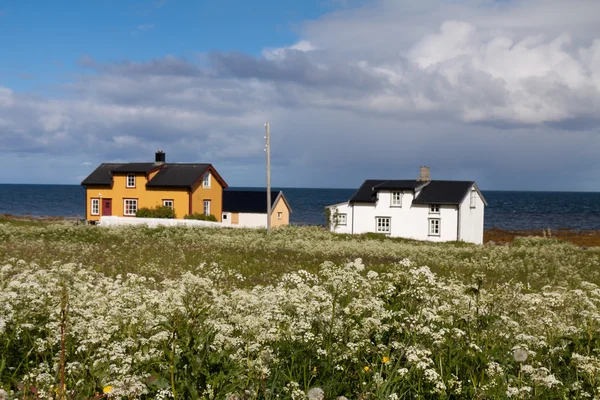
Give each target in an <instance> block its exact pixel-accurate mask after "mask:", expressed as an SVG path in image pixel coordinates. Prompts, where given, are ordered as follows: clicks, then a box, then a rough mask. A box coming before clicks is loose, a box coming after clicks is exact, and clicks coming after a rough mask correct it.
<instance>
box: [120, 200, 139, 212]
mask: <svg viewBox="0 0 600 400" xmlns="http://www.w3.org/2000/svg"><path fill="white" fill-rule="evenodd" d="M128 201H131V202H135V212H134V213H133V214H132V213H128V212H127V202H128ZM131 204H134V203H131ZM137 210H138V200H137V199H123V215H127V216H135V213H137Z"/></svg>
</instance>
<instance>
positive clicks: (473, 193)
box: [471, 190, 477, 208]
mask: <svg viewBox="0 0 600 400" xmlns="http://www.w3.org/2000/svg"><path fill="white" fill-rule="evenodd" d="M476 204H477V192H476V191H475V190H471V208H475V205H476Z"/></svg>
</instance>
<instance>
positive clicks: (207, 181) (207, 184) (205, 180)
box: [202, 172, 211, 189]
mask: <svg viewBox="0 0 600 400" xmlns="http://www.w3.org/2000/svg"><path fill="white" fill-rule="evenodd" d="M210 175H211V174H210V172H207V173H206V174H204V178H203V179H202V187H203V188H206V189H210Z"/></svg>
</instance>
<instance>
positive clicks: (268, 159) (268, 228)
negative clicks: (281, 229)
mask: <svg viewBox="0 0 600 400" xmlns="http://www.w3.org/2000/svg"><path fill="white" fill-rule="evenodd" d="M265 128H266V130H267V133H266V136H265V139H266V140H267V147H266V148H265V151H266V152H267V232H269V231H270V230H271V125H270V124H269V123H268V122H267V123H266V124H265Z"/></svg>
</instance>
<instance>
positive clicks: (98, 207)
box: [90, 199, 100, 215]
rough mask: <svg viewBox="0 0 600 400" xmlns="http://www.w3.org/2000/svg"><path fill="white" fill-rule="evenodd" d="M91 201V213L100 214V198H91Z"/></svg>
mask: <svg viewBox="0 0 600 400" xmlns="http://www.w3.org/2000/svg"><path fill="white" fill-rule="evenodd" d="M91 200H92V201H91V203H90V215H100V199H91ZM94 202H96V208H97V210H96V212H94Z"/></svg>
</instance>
